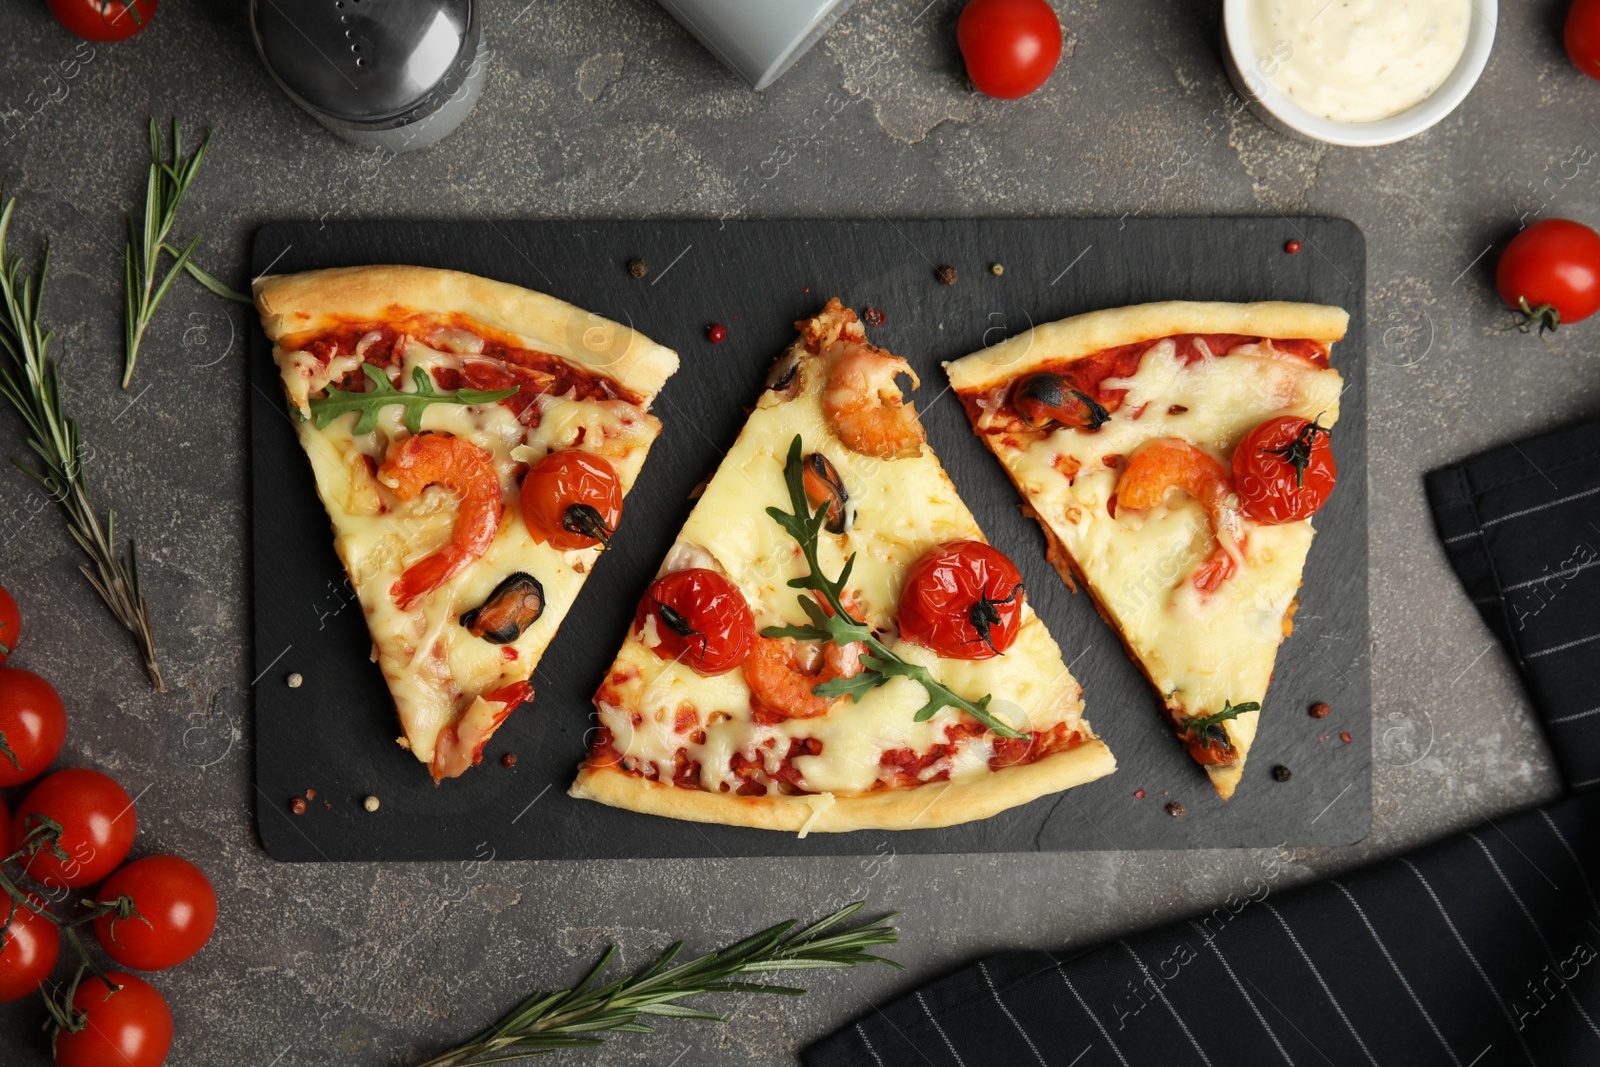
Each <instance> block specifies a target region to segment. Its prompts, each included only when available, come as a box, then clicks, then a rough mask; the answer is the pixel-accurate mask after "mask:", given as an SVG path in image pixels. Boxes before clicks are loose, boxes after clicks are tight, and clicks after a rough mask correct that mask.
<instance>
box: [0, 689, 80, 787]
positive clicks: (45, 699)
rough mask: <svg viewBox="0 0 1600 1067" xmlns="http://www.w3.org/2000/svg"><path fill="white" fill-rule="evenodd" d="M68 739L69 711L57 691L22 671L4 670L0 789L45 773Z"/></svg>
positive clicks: (0, 693)
mask: <svg viewBox="0 0 1600 1067" xmlns="http://www.w3.org/2000/svg"><path fill="white" fill-rule="evenodd" d="M66 737H67V709H66V707H65V705H63V704H62V703H61V697H60V695H59V694H57V693H56V691H55V687H54V686H52V685H51V684H50V683H49V682H47V681H45V680H44V679H43V678H41V677H39V676H38V675H37V674H34V673H33V672H32V671H25V670H23V669H22V668H21V667H5V668H0V743H3V747H0V786H8V785H21V784H22V783H23V782H31V781H32V780H33V779H35V778H37V777H39V775H41V774H43V773H44V769H45V768H46V767H48V766H50V761H51V760H53V759H55V758H56V753H58V752H60V751H61V742H62V741H64V740H66Z"/></svg>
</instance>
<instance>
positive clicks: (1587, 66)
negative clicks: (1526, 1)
mask: <svg viewBox="0 0 1600 1067" xmlns="http://www.w3.org/2000/svg"><path fill="white" fill-rule="evenodd" d="M1564 38H1565V41H1566V45H1567V58H1569V59H1571V60H1572V65H1573V66H1575V67H1577V68H1578V69H1579V70H1581V71H1583V72H1584V73H1585V74H1587V75H1589V77H1591V78H1594V79H1596V80H1597V81H1600V0H1572V6H1571V7H1570V8H1568V9H1567V29H1566V33H1565V34H1564Z"/></svg>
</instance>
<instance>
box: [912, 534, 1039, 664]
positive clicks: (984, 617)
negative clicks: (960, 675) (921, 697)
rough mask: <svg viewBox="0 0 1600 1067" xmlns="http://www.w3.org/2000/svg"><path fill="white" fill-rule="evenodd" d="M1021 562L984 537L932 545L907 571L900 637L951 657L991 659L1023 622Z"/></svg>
mask: <svg viewBox="0 0 1600 1067" xmlns="http://www.w3.org/2000/svg"><path fill="white" fill-rule="evenodd" d="M1025 597H1026V593H1025V592H1024V591H1023V588H1022V575H1021V574H1020V573H1018V571H1017V565H1016V564H1014V563H1012V562H1011V560H1009V559H1008V558H1006V555H1005V553H1004V552H1001V551H1000V550H999V549H998V548H995V547H993V546H992V545H986V544H984V543H983V542H982V541H948V542H946V543H945V544H942V545H938V546H935V547H934V548H930V549H929V550H928V551H927V552H924V553H923V554H922V558H921V559H919V560H917V562H915V563H913V564H912V565H911V570H909V571H908V572H906V582H905V588H904V589H903V590H902V591H901V593H900V611H899V616H898V621H899V624H900V636H901V637H904V638H905V639H906V640H907V641H910V642H912V643H913V644H918V645H921V646H922V647H923V648H926V649H928V650H930V651H932V652H936V653H938V654H939V655H941V656H945V657H947V658H950V659H992V658H993V657H995V656H998V655H1000V654H1001V653H1003V652H1004V651H1005V650H1006V649H1008V648H1010V647H1011V645H1012V643H1013V642H1015V641H1016V639H1017V630H1018V629H1019V628H1020V627H1021V626H1022V604H1023V601H1024V599H1025Z"/></svg>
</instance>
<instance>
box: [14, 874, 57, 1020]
mask: <svg viewBox="0 0 1600 1067" xmlns="http://www.w3.org/2000/svg"><path fill="white" fill-rule="evenodd" d="M28 899H29V900H32V901H33V902H34V903H36V904H39V905H41V906H42V905H43V904H44V901H43V900H40V899H39V898H38V897H36V896H34V895H33V894H32V893H29V894H28ZM14 907H19V905H17V904H16V903H15V902H14V901H13V900H12V899H11V897H10V896H8V895H6V894H3V893H0V924H4V923H7V922H10V923H11V925H10V926H9V927H8V928H7V929H6V932H5V934H3V935H0V1001H9V1000H21V999H22V998H23V997H25V996H27V995H28V994H30V993H32V992H33V991H34V990H35V989H38V988H39V983H40V982H42V981H44V980H45V979H46V978H49V977H50V972H51V971H53V970H55V967H56V958H57V957H58V956H60V955H61V931H60V930H59V929H58V928H57V927H56V924H55V923H53V922H51V921H50V920H49V919H46V918H44V917H43V916H41V915H39V914H38V913H37V912H35V911H34V910H33V909H32V908H30V907H28V906H27V905H25V904H24V905H20V910H19V911H18V912H17V915H16V918H15V919H13V918H12V916H11V909H12V908H14Z"/></svg>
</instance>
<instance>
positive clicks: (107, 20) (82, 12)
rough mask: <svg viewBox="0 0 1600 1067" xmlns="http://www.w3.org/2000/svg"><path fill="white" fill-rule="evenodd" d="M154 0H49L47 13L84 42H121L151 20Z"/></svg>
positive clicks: (154, 5) (153, 12) (154, 9)
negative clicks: (48, 11)
mask: <svg viewBox="0 0 1600 1067" xmlns="http://www.w3.org/2000/svg"><path fill="white" fill-rule="evenodd" d="M155 13H156V0H133V2H132V3H128V2H127V0H50V14H52V15H54V16H55V17H56V21H57V22H59V23H61V25H63V26H65V27H66V28H67V29H69V30H71V31H72V32H73V33H75V34H77V35H78V36H79V37H82V38H83V39H84V40H86V41H124V40H127V39H128V38H129V37H132V36H133V35H134V34H136V33H138V32H139V31H140V30H142V29H144V28H145V26H146V25H148V24H149V22H150V16H152V15H154V14H155Z"/></svg>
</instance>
